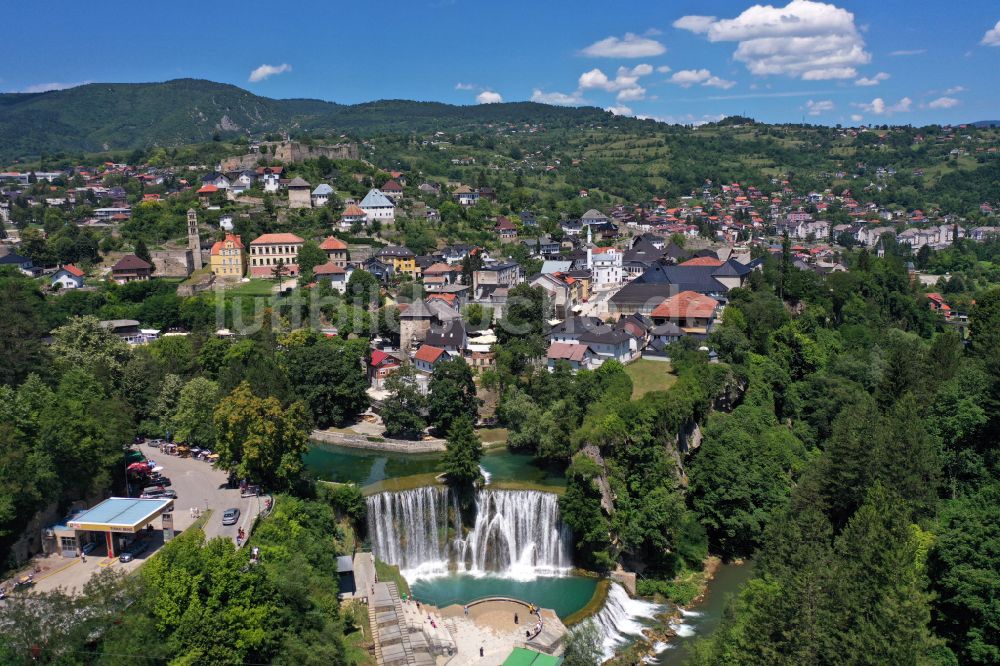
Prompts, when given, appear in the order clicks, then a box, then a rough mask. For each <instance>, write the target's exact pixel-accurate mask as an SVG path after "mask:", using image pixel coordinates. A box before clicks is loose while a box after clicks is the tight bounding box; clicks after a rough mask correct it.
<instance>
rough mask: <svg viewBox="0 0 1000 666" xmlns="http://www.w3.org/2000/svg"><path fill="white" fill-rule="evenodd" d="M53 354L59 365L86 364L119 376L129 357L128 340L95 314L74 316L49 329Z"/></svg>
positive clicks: (62, 366) (65, 366) (69, 366)
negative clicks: (107, 326)
mask: <svg viewBox="0 0 1000 666" xmlns="http://www.w3.org/2000/svg"><path fill="white" fill-rule="evenodd" d="M52 336H53V338H54V341H53V343H52V354H53V358H55V359H56V364H57V365H58V366H59V367H61V368H88V369H90V370H92V371H101V372H107V373H109V374H110V375H111V376H118V375H120V373H121V372H122V370H123V368H124V367H125V363H126V362H127V361H128V358H129V354H130V352H129V347H128V343H126V342H125V341H124V340H122V339H121V338H120V337H118V335H116V334H115V333H114V332H113V331H111V330H110V329H108V328H105V327H104V326H101V323H100V321H99V320H98V319H97V317H94V316H92V315H85V316H83V317H73V318H71V319H70V320H69V321H68V322H67V323H65V324H63V325H62V326H60V327H59V328H57V329H55V330H54V331H52Z"/></svg>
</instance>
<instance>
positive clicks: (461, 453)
mask: <svg viewBox="0 0 1000 666" xmlns="http://www.w3.org/2000/svg"><path fill="white" fill-rule="evenodd" d="M447 445H448V449H447V451H446V452H445V454H444V460H443V466H444V471H445V474H446V475H447V476H448V482H449V483H453V484H455V485H459V486H470V485H472V484H473V483H475V482H476V481H477V480H478V479H479V478H480V476H481V473H480V470H479V459H480V458H481V457H482V455H483V443H482V442H481V441H480V439H479V435H477V434H476V431H475V430H474V429H473V427H472V419H471V418H470V417H469V416H467V415H463V416H459V417H457V418H456V419H454V421H453V422H452V424H451V428H450V429H449V430H448V442H447Z"/></svg>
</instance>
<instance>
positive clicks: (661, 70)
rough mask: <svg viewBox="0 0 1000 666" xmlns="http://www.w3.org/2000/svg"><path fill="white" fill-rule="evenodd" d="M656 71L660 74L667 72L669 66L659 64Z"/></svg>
mask: <svg viewBox="0 0 1000 666" xmlns="http://www.w3.org/2000/svg"><path fill="white" fill-rule="evenodd" d="M656 71H657V72H659V73H660V74H666V73H667V72H669V71H670V66H669V65H660V66H659V67H657V68H656Z"/></svg>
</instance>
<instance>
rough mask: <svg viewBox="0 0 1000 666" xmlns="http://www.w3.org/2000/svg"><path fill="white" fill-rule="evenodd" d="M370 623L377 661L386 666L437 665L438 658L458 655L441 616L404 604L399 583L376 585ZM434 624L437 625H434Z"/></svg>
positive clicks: (370, 603) (372, 597) (369, 618)
mask: <svg viewBox="0 0 1000 666" xmlns="http://www.w3.org/2000/svg"><path fill="white" fill-rule="evenodd" d="M368 621H369V623H370V625H371V627H372V632H373V634H374V637H375V662H376V663H377V664H380V665H384V666H434V664H435V657H436V656H437V655H445V656H447V655H451V654H454V652H455V640H454V638H453V637H452V632H451V631H450V630H449V629H448V628H447V627H446V626H445V625H444V624H443V622H442V620H441V618H440V617H438V616H436V615H431V619H430V620H428V619H427V614H424V613H422V612H421V611H418V610H417V606H416V604H415V603H409V602H408V603H403V601H402V600H401V599H400V596H399V589H398V588H397V587H396V584H395V583H376V584H375V592H374V593H373V594H372V595H371V597H370V598H369V604H368ZM432 622H433V623H432Z"/></svg>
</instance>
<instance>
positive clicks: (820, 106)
mask: <svg viewBox="0 0 1000 666" xmlns="http://www.w3.org/2000/svg"><path fill="white" fill-rule="evenodd" d="M833 108H834V107H833V101H832V100H829V99H823V100H819V101H817V102H814V101H813V100H809V101H808V102H806V113H808V114H809V115H810V116H818V115H820V114H821V113H827V112H828V111H833Z"/></svg>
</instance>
